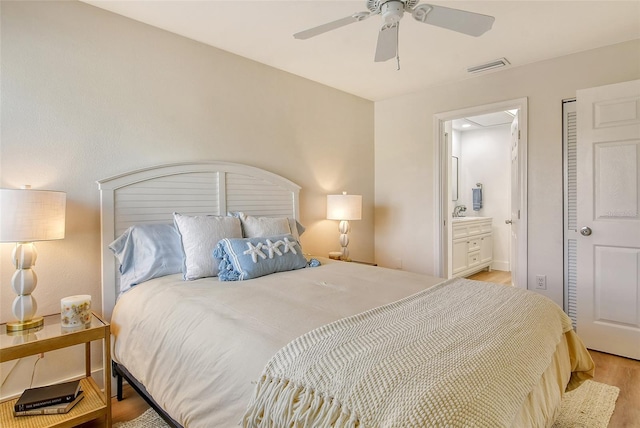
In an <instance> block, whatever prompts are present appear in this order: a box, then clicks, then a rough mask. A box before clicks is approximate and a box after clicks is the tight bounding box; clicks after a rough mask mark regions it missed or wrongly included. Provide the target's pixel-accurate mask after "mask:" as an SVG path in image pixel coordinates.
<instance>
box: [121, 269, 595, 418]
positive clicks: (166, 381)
mask: <svg viewBox="0 0 640 428" xmlns="http://www.w3.org/2000/svg"><path fill="white" fill-rule="evenodd" d="M323 262H324V263H325V264H323V265H322V266H320V267H317V268H308V269H301V270H297V271H292V272H283V273H278V274H274V275H269V276H266V277H262V278H258V279H254V280H249V281H242V282H219V281H218V280H217V278H206V279H201V280H196V281H189V282H184V281H182V280H181V279H180V276H179V275H172V276H169V277H163V278H158V279H155V280H151V281H148V282H146V283H144V284H140V285H137V286H135V287H134V288H133V289H132V290H130V291H128V292H127V293H125V294H124V295H123V296H122V297H121V298H120V299H119V300H118V303H117V305H116V307H115V309H114V312H113V317H112V320H111V331H112V333H113V335H114V341H113V346H114V351H113V357H114V359H115V360H116V361H117V362H119V363H121V364H123V365H124V366H125V367H126V368H127V369H128V370H129V371H130V372H131V373H132V374H133V375H134V376H135V377H136V378H137V379H138V380H139V381H140V382H141V383H142V384H143V385H144V386H145V387H146V389H147V390H148V391H149V393H150V394H151V395H152V396H153V397H154V399H155V400H156V401H157V402H158V403H159V404H160V405H161V406H162V407H163V408H164V409H165V410H166V411H167V412H168V413H169V414H170V415H171V416H172V417H173V418H174V419H175V420H176V421H178V422H180V423H181V424H182V425H184V426H188V427H205V428H211V427H216V428H218V427H235V426H238V424H239V423H240V421H241V418H242V415H243V413H244V412H245V409H246V407H247V404H248V403H249V401H250V399H251V397H252V393H253V390H254V388H255V386H256V382H257V381H258V380H259V379H260V377H261V373H262V371H263V368H264V367H265V364H266V363H267V362H268V361H269V360H270V358H271V357H272V356H273V355H274V354H276V352H277V351H279V350H280V349H281V348H283V347H284V346H285V345H287V344H288V343H289V342H291V341H292V340H293V339H295V338H297V337H299V336H301V335H303V334H305V333H307V332H309V331H311V330H313V329H316V328H318V327H320V326H323V325H325V324H328V323H331V322H333V321H336V320H339V319H342V318H344V317H347V316H351V315H355V314H358V313H361V312H363V311H366V310H368V309H372V308H374V307H378V306H381V305H384V304H386V303H389V302H393V301H396V300H399V299H401V298H403V297H406V296H410V295H413V294H415V293H417V292H419V291H421V290H424V289H427V288H430V287H432V286H433V285H435V284H438V283H440V282H441V280H440V279H438V278H433V277H428V276H424V275H419V274H413V273H409V272H404V271H397V270H390V269H384V268H377V267H376V268H374V267H370V266H364V265H359V264H355V263H344V262H332V261H328V260H326V261H324V260H323ZM454 303H455V302H454ZM458 303H459V302H458ZM463 304H464V303H463ZM522 333H523V334H525V335H526V334H527V331H526V330H523V331H522ZM572 333H573V332H572V331H569V332H568V333H566V334H565V335H564V337H563V340H560V341H559V342H558V346H557V349H556V352H555V353H554V355H553V356H552V357H551V358H550V357H549V356H548V355H547V356H545V357H544V358H545V360H546V363H547V364H548V365H547V366H546V367H547V368H546V370H545V371H544V373H543V374H542V375H541V376H540V381H539V382H538V383H537V385H535V386H533V387H532V389H531V392H530V393H529V394H528V396H527V397H526V399H525V400H524V402H523V403H522V406H521V409H520V410H519V414H518V415H517V416H516V417H515V419H514V421H517V422H514V426H544V425H546V424H548V423H550V422H549V421H550V419H552V418H553V414H554V413H555V411H556V408H557V405H558V404H559V402H560V399H561V396H562V391H563V390H564V387H565V386H566V385H567V384H568V383H569V382H570V377H571V371H573V370H574V369H575V370H582V371H585V372H587V373H585V374H584V375H583V376H582V377H581V376H577V378H578V380H579V379H580V378H588V377H590V373H589V371H591V370H592V369H593V363H592V362H591V359H590V357H589V355H588V353H587V351H586V350H585V349H584V347H583V346H582V344H581V343H580V341H579V339H578V338H577V336H575V335H574V334H572ZM538 357H539V356H538V355H531V358H532V359H533V358H538ZM574 380H575V379H574ZM531 421H536V422H531Z"/></svg>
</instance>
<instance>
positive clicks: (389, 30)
mask: <svg viewBox="0 0 640 428" xmlns="http://www.w3.org/2000/svg"><path fill="white" fill-rule="evenodd" d="M399 28H400V23H399V22H394V23H393V24H385V25H383V26H382V28H381V29H380V33H379V34H378V45H377V46H376V57H375V61H376V62H383V61H387V60H390V59H391V58H393V57H394V56H396V53H397V52H398V29H399Z"/></svg>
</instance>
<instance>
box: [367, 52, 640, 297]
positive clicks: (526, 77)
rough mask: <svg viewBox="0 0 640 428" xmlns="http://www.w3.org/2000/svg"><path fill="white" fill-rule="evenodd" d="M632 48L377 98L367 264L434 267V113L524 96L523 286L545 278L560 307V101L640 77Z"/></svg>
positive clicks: (581, 55) (578, 55)
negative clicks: (371, 243)
mask: <svg viewBox="0 0 640 428" xmlns="http://www.w3.org/2000/svg"><path fill="white" fill-rule="evenodd" d="M639 54H640V41H638V40H635V41H630V42H625V43H620V44H616V45H612V46H607V47H603V48H599V49H594V50H590V51H585V52H580V53H576V54H573V55H568V56H564V57H560V58H555V59H550V60H548V61H543V62H539V63H534V64H530V65H525V66H521V67H513V68H508V69H505V70H502V71H497V72H490V73H487V74H484V75H480V76H475V77H471V78H469V79H468V80H465V81H461V82H458V83H456V84H450V85H442V86H438V87H434V88H430V89H427V90H424V91H421V92H417V93H413V94H408V95H405V96H399V97H395V98H392V99H389V100H385V101H380V102H377V103H376V105H375V116H376V120H375V140H376V142H375V193H376V221H375V233H376V237H375V245H376V262H377V263H378V264H379V265H381V266H391V267H393V266H395V265H398V264H399V263H401V264H402V266H403V268H405V269H407V270H411V271H415V272H423V273H433V272H435V271H436V269H435V266H434V260H435V257H434V254H435V248H434V228H435V224H434V217H435V216H434V214H435V206H434V204H435V203H436V200H435V197H434V175H433V171H434V170H435V162H436V160H435V159H434V147H433V136H434V130H433V124H434V120H433V117H434V115H435V114H437V113H442V112H448V111H455V110H460V109H463V108H469V107H474V106H480V105H486V104H491V103H495V102H499V101H505V100H511V99H518V98H522V97H527V98H528V111H529V116H528V126H529V128H528V129H529V134H528V183H529V184H528V206H529V212H528V215H529V217H528V218H529V222H528V234H529V241H528V264H529V269H528V279H529V280H528V283H529V284H533V283H534V281H533V278H535V275H538V274H544V275H547V290H544V291H542V293H543V294H545V295H547V296H548V297H550V298H552V299H553V300H554V301H556V302H557V303H558V304H560V305H562V299H563V290H562V288H563V285H562V284H563V261H562V260H563V253H562V244H563V240H562V230H563V229H562V100H563V99H567V98H572V97H575V96H576V90H577V89H580V88H588V87H594V86H600V85H605V84H610V83H615V82H623V81H627V80H633V79H638V78H640V61H638V57H639ZM398 123H402V126H397V124H398Z"/></svg>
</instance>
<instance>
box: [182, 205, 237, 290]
mask: <svg viewBox="0 0 640 428" xmlns="http://www.w3.org/2000/svg"><path fill="white" fill-rule="evenodd" d="M173 221H174V222H175V225H176V229H177V230H178V233H179V234H180V239H181V241H182V249H183V251H184V263H183V267H182V276H183V278H184V279H185V280H192V279H198V278H204V277H207V276H217V275H218V260H217V259H215V258H214V257H213V250H214V249H215V247H216V245H217V244H218V241H220V240H221V239H223V238H242V226H241V225H240V220H239V219H237V218H235V217H226V216H213V215H208V216H186V215H182V214H179V213H173Z"/></svg>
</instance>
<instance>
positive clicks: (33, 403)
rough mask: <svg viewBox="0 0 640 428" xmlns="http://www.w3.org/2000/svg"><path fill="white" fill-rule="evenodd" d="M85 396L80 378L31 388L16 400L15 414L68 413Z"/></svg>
mask: <svg viewBox="0 0 640 428" xmlns="http://www.w3.org/2000/svg"><path fill="white" fill-rule="evenodd" d="M83 397H84V393H83V392H82V391H81V390H80V381H79V380H74V381H71V382H65V383H57V384H55V385H49V386H42V387H39V388H29V389H26V390H25V391H24V392H23V393H22V395H21V396H20V398H18V401H16V404H15V406H14V414H15V415H16V416H31V415H55V414H59V413H67V412H68V411H69V410H71V408H72V407H73V406H75V405H76V404H77V403H78V401H80V400H82V398H83Z"/></svg>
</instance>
